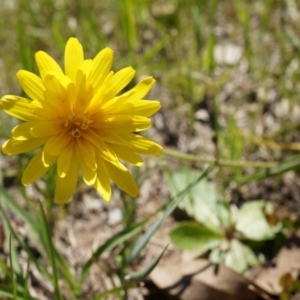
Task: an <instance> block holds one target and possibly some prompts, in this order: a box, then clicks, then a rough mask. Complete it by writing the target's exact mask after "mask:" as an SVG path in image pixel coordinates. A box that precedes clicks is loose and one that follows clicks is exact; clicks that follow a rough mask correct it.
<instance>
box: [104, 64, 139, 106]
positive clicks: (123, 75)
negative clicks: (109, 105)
mask: <svg viewBox="0 0 300 300" xmlns="http://www.w3.org/2000/svg"><path fill="white" fill-rule="evenodd" d="M134 74H135V70H134V69H133V68H131V67H127V68H124V69H121V70H120V71H118V72H117V73H115V74H114V75H113V76H112V77H111V79H110V80H109V81H108V82H107V84H106V86H107V88H106V90H105V96H104V97H105V101H108V100H110V99H112V98H113V97H114V96H115V95H116V94H118V93H119V92H120V91H121V90H122V89H123V88H124V87H125V86H126V85H127V84H128V83H129V82H130V81H131V80H132V78H133V77H134Z"/></svg>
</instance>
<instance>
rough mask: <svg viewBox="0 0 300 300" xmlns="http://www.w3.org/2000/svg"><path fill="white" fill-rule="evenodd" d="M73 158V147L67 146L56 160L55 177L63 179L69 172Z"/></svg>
mask: <svg viewBox="0 0 300 300" xmlns="http://www.w3.org/2000/svg"><path fill="white" fill-rule="evenodd" d="M72 158H73V147H72V146H69V147H66V148H64V149H63V151H61V154H60V155H59V156H58V158H57V175H58V176H59V177H62V178H63V177H65V176H66V174H67V173H68V171H69V168H70V165H71V162H72Z"/></svg>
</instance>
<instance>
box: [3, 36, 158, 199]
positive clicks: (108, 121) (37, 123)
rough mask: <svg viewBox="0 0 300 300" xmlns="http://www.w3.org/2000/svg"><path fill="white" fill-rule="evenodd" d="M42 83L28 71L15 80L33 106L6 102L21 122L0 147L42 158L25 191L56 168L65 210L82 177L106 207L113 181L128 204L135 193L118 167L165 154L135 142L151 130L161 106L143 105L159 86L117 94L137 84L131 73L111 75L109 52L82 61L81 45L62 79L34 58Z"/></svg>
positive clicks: (68, 57) (69, 50) (73, 47)
mask: <svg viewBox="0 0 300 300" xmlns="http://www.w3.org/2000/svg"><path fill="white" fill-rule="evenodd" d="M35 59H36V63H37V66H38V69H39V73H40V77H38V76H37V75H35V74H33V73H30V72H28V71H25V70H21V71H19V72H18V73H17V77H18V80H19V82H20V84H21V86H22V88H23V89H24V91H25V93H26V94H27V95H28V96H29V97H30V98H31V99H32V100H28V99H25V98H22V97H18V96H13V95H6V96H4V97H3V98H2V99H1V101H0V106H1V107H2V109H3V110H4V111H5V112H6V113H7V114H8V115H10V116H12V117H15V118H18V119H20V120H22V121H25V122H23V123H21V124H20V125H17V126H16V127H15V128H13V130H12V137H11V138H10V139H9V140H8V141H6V142H5V143H4V145H3V146H2V150H3V153H5V154H8V155H12V154H19V153H23V152H27V151H31V150H33V149H35V148H38V147H40V149H39V151H38V152H37V153H36V154H35V156H34V157H33V158H32V159H31V161H30V162H29V164H28V165H27V167H26V169H25V171H24V175H23V178H22V183H23V184H24V185H28V184H30V183H32V182H33V181H35V180H37V179H38V178H40V177H41V176H43V175H44V174H45V173H46V172H47V171H48V170H49V169H50V168H51V167H52V166H53V165H54V164H56V165H57V182H56V189H55V197H54V201H55V202H56V203H59V204H62V203H65V202H67V201H68V200H69V199H70V198H71V197H72V194H73V193H74V190H75V187H76V184H77V180H78V173H79V170H80V171H81V174H82V177H83V180H84V181H85V182H86V184H88V185H91V186H93V187H94V188H95V189H96V190H97V191H98V192H99V193H100V194H101V196H102V197H103V199H105V200H107V201H108V200H109V199H110V198H111V186H110V179H112V180H113V181H114V182H115V183H116V185H117V186H118V187H119V188H120V189H122V190H124V191H125V192H126V193H128V194H129V195H131V196H134V197H135V196H138V194H139V189H138V186H137V184H136V182H135V180H134V179H133V177H132V176H131V174H130V173H129V171H128V169H127V168H126V167H125V166H124V165H123V164H122V163H121V162H120V161H119V160H122V161H124V162H127V163H129V164H132V165H135V166H140V165H142V164H143V159H142V158H141V156H140V155H139V154H148V155H158V154H160V153H161V151H162V148H161V147H160V146H159V145H157V144H156V143H154V142H152V141H150V140H148V139H146V138H144V137H142V136H140V135H138V134H136V133H137V132H140V131H142V130H145V129H147V128H149V127H150V126H151V120H150V119H149V118H148V117H149V116H151V115H152V114H154V113H155V112H156V111H157V110H159V108H160V103H159V102H158V101H150V100H142V98H143V97H144V96H145V95H146V94H147V93H148V92H149V90H150V89H151V87H152V86H153V84H154V82H155V80H154V79H153V78H152V77H148V78H146V79H144V80H142V81H141V82H140V83H139V84H137V85H136V86H135V87H134V88H132V89H131V90H129V91H127V92H125V93H123V94H120V95H119V92H120V91H121V90H122V89H123V88H124V87H125V86H126V85H127V84H128V83H129V82H130V81H131V80H132V78H133V77H134V74H135V71H134V70H133V69H132V68H131V67H127V68H124V69H121V70H120V71H118V72H116V73H114V72H112V71H110V69H111V65H112V61H113V52H112V50H111V49H109V48H106V49H104V50H102V51H100V52H99V53H98V55H97V56H96V57H95V58H94V59H84V54H83V48H82V46H81V44H80V43H79V41H78V40H77V39H76V38H70V39H69V40H68V42H67V44H66V48H65V56H64V59H65V60H64V65H65V74H64V73H63V71H62V70H61V68H60V67H59V65H58V64H57V63H56V62H55V60H54V59H53V58H51V57H50V56H49V55H48V54H47V53H45V52H42V51H39V52H37V53H36V55H35Z"/></svg>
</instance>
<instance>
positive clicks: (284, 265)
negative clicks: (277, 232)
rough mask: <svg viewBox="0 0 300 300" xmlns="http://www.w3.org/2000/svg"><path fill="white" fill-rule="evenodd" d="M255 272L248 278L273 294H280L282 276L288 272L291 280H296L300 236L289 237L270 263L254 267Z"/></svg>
mask: <svg viewBox="0 0 300 300" xmlns="http://www.w3.org/2000/svg"><path fill="white" fill-rule="evenodd" d="M255 273H256V275H252V276H250V278H251V279H252V280H253V281H254V282H255V283H256V284H257V285H258V286H259V287H261V288H263V289H264V290H266V291H267V292H269V293H270V294H273V295H279V294H281V293H282V292H283V290H284V285H283V284H282V280H283V278H285V276H286V275H287V274H288V276H290V279H291V280H296V279H297V278H298V276H299V274H300V238H299V237H297V236H294V237H293V238H291V239H290V240H289V242H288V243H287V245H286V246H284V247H282V248H281V250H280V251H279V252H278V254H277V256H276V257H275V258H274V259H273V260H272V261H271V263H270V264H268V265H267V266H266V267H264V268H261V267H260V269H259V270H257V269H256V271H255Z"/></svg>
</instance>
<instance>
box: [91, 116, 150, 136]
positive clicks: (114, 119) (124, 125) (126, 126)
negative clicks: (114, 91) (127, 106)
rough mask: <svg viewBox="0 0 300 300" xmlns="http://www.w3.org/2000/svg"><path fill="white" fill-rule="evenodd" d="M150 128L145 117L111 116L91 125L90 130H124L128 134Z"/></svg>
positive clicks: (148, 120) (148, 121)
mask: <svg viewBox="0 0 300 300" xmlns="http://www.w3.org/2000/svg"><path fill="white" fill-rule="evenodd" d="M150 126H151V120H150V119H148V118H146V117H140V116H132V115H130V116H129V115H113V116H109V117H108V118H105V119H103V120H101V119H100V120H99V121H97V122H94V123H92V124H91V126H90V127H91V128H95V129H97V130H98V129H105V128H110V129H112V130H115V129H117V130H122V131H123V130H124V131H128V132H138V131H142V130H145V129H147V128H149V127H150Z"/></svg>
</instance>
